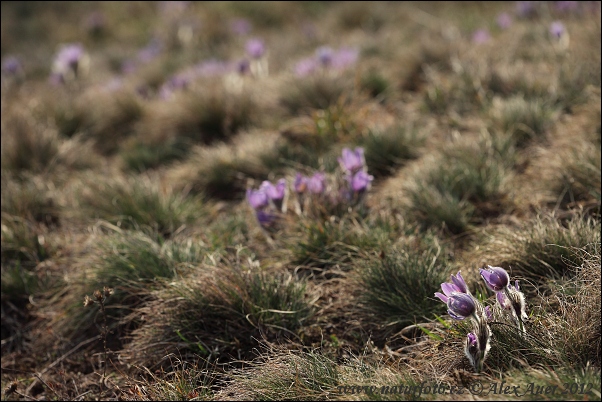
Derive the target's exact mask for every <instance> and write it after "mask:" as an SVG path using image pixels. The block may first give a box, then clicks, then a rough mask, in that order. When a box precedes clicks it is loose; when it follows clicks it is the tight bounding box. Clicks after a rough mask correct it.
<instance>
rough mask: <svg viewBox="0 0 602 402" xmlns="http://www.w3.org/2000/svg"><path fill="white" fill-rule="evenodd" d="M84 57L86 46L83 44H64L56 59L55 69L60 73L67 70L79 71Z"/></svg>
mask: <svg viewBox="0 0 602 402" xmlns="http://www.w3.org/2000/svg"><path fill="white" fill-rule="evenodd" d="M82 57H84V47H83V46H82V45H81V44H79V43H73V44H68V45H64V46H63V47H61V49H60V50H59V52H58V53H57V55H56V57H55V59H54V70H55V71H56V72H59V73H65V72H67V71H72V72H74V73H77V68H78V65H79V62H80V61H81V59H82Z"/></svg>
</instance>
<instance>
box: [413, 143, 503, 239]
mask: <svg viewBox="0 0 602 402" xmlns="http://www.w3.org/2000/svg"><path fill="white" fill-rule="evenodd" d="M429 162H430V163H429V165H428V166H425V167H424V169H423V170H420V171H419V172H417V173H415V174H416V176H414V177H413V180H414V182H413V185H412V187H411V188H410V189H409V191H408V197H409V199H410V205H409V209H408V212H409V213H410V214H412V215H413V216H414V219H415V220H416V221H418V222H420V223H421V224H422V225H423V226H425V227H436V228H445V229H446V230H448V231H449V232H451V233H455V234H458V233H462V232H465V231H467V230H469V229H470V228H471V227H472V226H473V225H474V224H475V223H478V222H480V221H482V220H484V219H486V218H487V217H488V216H496V215H498V214H500V213H501V212H503V211H504V208H505V204H506V203H507V202H506V200H505V198H506V197H507V194H508V191H509V187H508V184H509V179H510V177H511V175H512V172H511V167H512V165H513V163H514V148H513V147H512V145H511V143H509V142H508V140H507V139H506V138H504V137H499V138H498V137H495V136H490V135H487V136H483V137H482V138H480V139H479V140H478V142H476V141H475V142H472V143H463V144H457V145H452V146H451V147H448V148H446V149H445V150H444V151H443V152H442V154H441V156H439V157H438V158H433V159H431V160H430V161H429Z"/></svg>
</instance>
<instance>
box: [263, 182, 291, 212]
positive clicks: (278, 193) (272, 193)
mask: <svg viewBox="0 0 602 402" xmlns="http://www.w3.org/2000/svg"><path fill="white" fill-rule="evenodd" d="M259 190H260V191H264V192H265V193H266V195H267V196H268V198H269V199H270V200H271V201H272V202H273V203H274V205H275V206H276V209H278V210H281V209H282V203H283V201H284V196H285V195H286V179H280V180H278V183H276V185H273V184H272V183H270V182H269V181H268V180H265V181H264V182H263V183H261V186H259Z"/></svg>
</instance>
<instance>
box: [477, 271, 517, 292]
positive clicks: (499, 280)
mask: <svg viewBox="0 0 602 402" xmlns="http://www.w3.org/2000/svg"><path fill="white" fill-rule="evenodd" d="M479 272H480V273H481V277H482V278H483V280H484V281H485V284H486V285H487V287H488V288H489V289H491V290H493V291H494V292H501V291H503V290H504V289H505V288H506V287H507V286H508V284H509V283H510V276H509V275H508V272H506V270H505V269H504V268H501V267H492V266H491V265H488V266H487V269H483V268H481V269H479Z"/></svg>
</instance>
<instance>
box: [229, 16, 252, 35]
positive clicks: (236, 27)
mask: <svg viewBox="0 0 602 402" xmlns="http://www.w3.org/2000/svg"><path fill="white" fill-rule="evenodd" d="M252 29H253V26H252V25H251V23H250V22H249V21H248V20H246V19H244V18H237V19H235V20H232V21H230V30H231V31H232V32H233V33H235V34H236V35H241V36H243V35H246V34H248V33H249V32H251V30H252Z"/></svg>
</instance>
